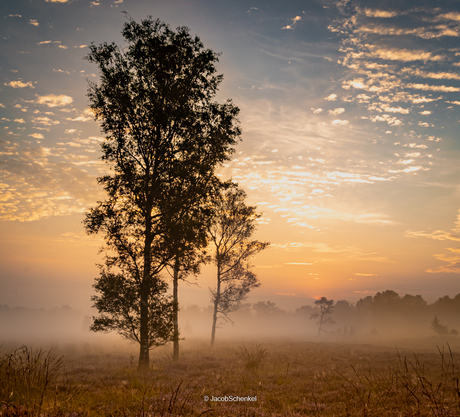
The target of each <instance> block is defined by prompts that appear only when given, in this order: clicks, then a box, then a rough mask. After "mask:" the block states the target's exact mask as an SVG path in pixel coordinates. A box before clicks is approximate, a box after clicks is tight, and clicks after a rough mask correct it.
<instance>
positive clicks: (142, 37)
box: [85, 18, 240, 369]
mask: <svg viewBox="0 0 460 417" xmlns="http://www.w3.org/2000/svg"><path fill="white" fill-rule="evenodd" d="M122 33H123V37H124V38H125V40H126V41H127V46H126V47H123V48H120V47H118V46H117V45H115V44H114V43H112V44H107V43H104V44H102V45H100V46H96V45H94V44H92V45H91V46H90V53H89V55H88V56H87V59H88V61H89V62H91V63H95V64H96V65H97V66H98V67H99V69H100V83H99V84H97V83H93V82H90V83H89V90H88V97H89V100H90V103H91V104H90V106H91V109H92V110H93V112H94V114H95V117H96V119H97V120H100V121H101V126H102V130H103V132H104V134H105V137H106V139H105V140H104V141H103V142H102V144H101V146H102V153H103V156H102V159H103V160H104V161H106V162H107V163H108V164H109V165H110V168H111V169H112V172H111V173H110V174H107V175H105V176H103V177H101V178H99V180H98V181H99V184H101V185H102V186H103V187H104V190H105V191H106V192H107V194H108V198H107V200H106V201H104V202H98V205H97V207H95V208H93V209H91V210H90V211H89V213H88V214H87V216H86V219H85V227H86V231H87V232H88V233H89V234H92V233H99V232H102V233H104V237H105V241H106V250H107V253H108V255H107V257H106V262H105V265H104V267H102V268H101V276H100V278H99V279H98V280H96V284H95V287H96V290H97V291H98V292H99V295H98V296H97V297H96V298H95V305H96V307H98V308H99V307H100V308H101V310H100V313H101V315H100V316H99V317H96V318H95V321H94V326H93V330H96V331H102V330H117V331H119V332H120V333H121V334H122V335H124V336H126V337H129V338H131V337H133V334H136V335H138V336H136V337H134V340H136V341H138V342H139V344H140V354H139V368H140V369H146V368H148V366H149V350H150V349H151V348H152V347H153V346H156V345H157V344H162V343H164V342H165V341H166V339H168V340H171V337H170V332H169V331H167V332H163V330H162V328H163V325H168V326H169V325H171V320H170V319H168V318H166V316H165V315H167V314H169V317H171V313H170V307H171V302H170V300H169V299H168V298H167V297H164V291H163V290H164V288H165V285H164V283H163V282H162V280H161V277H160V273H161V271H162V270H163V269H164V268H165V267H166V265H168V264H171V260H172V259H173V258H174V256H175V255H176V254H177V252H176V249H177V248H178V246H180V245H178V242H179V243H180V244H182V242H183V241H186V242H187V243H188V244H190V243H192V242H193V241H194V239H195V238H196V234H195V232H194V231H193V230H194V227H195V225H196V224H195V225H194V226H193V227H189V225H188V224H187V223H186V222H185V223H184V222H183V220H184V221H187V220H189V219H190V216H188V215H187V214H188V213H191V212H193V210H194V209H195V208H197V207H204V206H206V204H207V202H208V201H209V200H210V194H211V193H212V192H213V191H212V190H213V189H214V188H215V187H214V185H215V183H218V180H217V178H216V175H215V173H214V170H215V167H216V166H218V165H219V164H221V163H222V162H223V161H225V160H227V159H228V157H229V155H230V153H231V152H232V146H233V145H234V144H236V142H237V140H238V139H239V136H240V129H239V127H238V123H237V119H236V117H237V115H238V112H239V110H238V108H236V107H234V106H233V105H232V103H231V102H230V101H227V102H226V103H225V104H218V103H216V102H214V101H213V99H214V97H215V95H216V93H217V89H218V86H219V84H220V82H221V81H222V76H221V75H217V74H216V67H215V64H216V62H217V61H218V55H217V54H216V53H214V52H213V51H211V50H209V49H204V47H203V44H202V43H201V41H200V40H199V39H198V37H192V36H191V35H190V33H189V30H188V29H187V28H184V27H182V28H178V29H177V30H176V31H173V30H171V29H170V27H169V26H168V25H166V24H165V23H163V22H161V21H159V20H152V19H151V18H149V19H146V20H143V21H142V22H141V23H137V22H134V21H132V20H129V21H128V22H127V23H125V25H124V27H123V31H122ZM190 231H191V233H190V234H189V232H190ZM174 234H175V235H176V236H175V238H174V239H172V238H171V236H172V235H174ZM178 234H180V235H181V236H180V237H177V235H178ZM190 236H191V237H190ZM176 237H177V238H176ZM189 239H190V240H189ZM114 288H117V289H118V290H119V291H120V296H119V298H118V299H117V298H116V294H115V293H114V290H113V289H114ZM128 300H129V303H128ZM176 301H177V300H176ZM167 311H169V313H166V312H167ZM155 314H159V316H156V317H155ZM129 323H130V325H131V327H132V330H128V329H127V328H126V326H127V325H128V324H129ZM161 323H163V324H161ZM165 337H166V339H164V338H165ZM152 338H153V339H152Z"/></svg>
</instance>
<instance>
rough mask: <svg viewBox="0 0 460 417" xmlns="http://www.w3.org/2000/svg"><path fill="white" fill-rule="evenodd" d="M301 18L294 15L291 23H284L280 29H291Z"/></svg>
mask: <svg viewBox="0 0 460 417" xmlns="http://www.w3.org/2000/svg"><path fill="white" fill-rule="evenodd" d="M301 19H302V18H301V17H300V16H296V17H294V19H292V23H291V24H290V25H286V26H284V27H283V28H281V29H283V30H292V29H294V26H295V24H296V23H297V22H298V21H299V20H301Z"/></svg>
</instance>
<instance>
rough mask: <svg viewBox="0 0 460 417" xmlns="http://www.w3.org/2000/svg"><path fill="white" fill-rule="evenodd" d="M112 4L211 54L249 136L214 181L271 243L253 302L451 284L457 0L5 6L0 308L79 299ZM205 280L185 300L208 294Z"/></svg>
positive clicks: (84, 281)
mask: <svg viewBox="0 0 460 417" xmlns="http://www.w3.org/2000/svg"><path fill="white" fill-rule="evenodd" d="M123 10H124V11H126V12H127V13H129V15H130V16H131V17H132V18H133V19H135V20H141V19H143V18H146V17H147V16H149V15H151V16H152V17H153V18H159V19H161V20H163V21H165V22H166V23H168V24H170V25H171V26H172V27H177V26H188V27H189V28H190V30H191V32H192V33H194V34H197V35H198V36H199V37H200V38H201V39H202V41H203V43H204V44H205V46H206V47H208V48H211V49H213V50H214V51H217V52H221V53H222V55H221V57H220V62H219V65H218V70H219V71H220V72H221V73H223V74H224V82H223V83H222V85H221V89H220V91H219V94H218V97H217V99H218V100H219V101H224V100H225V99H227V98H232V99H233V101H234V103H235V104H236V105H237V106H238V107H240V109H241V116H240V121H241V127H242V130H243V136H242V139H243V140H242V142H241V144H239V145H238V147H237V149H236V152H235V154H234V155H233V156H232V159H231V161H230V162H229V163H227V164H226V165H225V166H224V167H222V168H221V169H220V174H221V175H222V177H223V178H233V180H235V181H237V182H238V183H239V184H240V186H241V187H242V188H244V189H245V190H246V192H247V194H248V202H249V203H250V204H254V205H257V207H258V210H259V211H260V212H263V218H262V221H261V224H260V226H259V228H258V233H257V238H258V239H261V240H266V241H270V242H271V244H272V245H271V247H270V248H269V249H267V250H265V251H264V252H263V253H261V254H259V255H258V256H257V257H256V258H255V259H254V261H253V263H254V265H255V271H256V273H257V274H258V276H259V278H260V280H261V282H262V286H261V288H260V289H258V290H257V291H255V292H254V295H253V297H255V298H253V300H256V301H258V300H269V299H271V300H275V301H279V302H280V303H281V306H283V307H285V305H290V306H299V305H302V304H305V300H306V299H309V298H312V297H313V298H315V297H320V296H326V297H328V298H333V299H343V298H345V299H348V300H350V301H356V300H357V299H359V298H361V297H363V296H365V295H373V294H375V293H376V292H377V291H383V290H386V289H392V290H395V291H397V292H398V293H399V294H400V295H404V294H406V293H409V294H413V295H415V294H421V295H422V296H423V297H424V298H426V299H427V300H428V301H434V300H435V299H436V298H437V297H439V296H442V295H446V294H449V295H451V296H452V295H455V294H457V293H459V292H460V285H459V284H460V164H459V162H458V161H460V138H459V119H460V113H459V109H460V7H459V5H458V2H457V1H447V0H446V1H443V2H439V1H434V0H431V1H427V0H425V1H423V0H421V1H408V0H406V1H404V0H398V1H381V0H380V1H372V0H365V1H364V0H361V1H347V0H340V1H332V0H303V1H295V0H290V1H289V0H288V1H278V0H277V1H273V0H269V1H266V0H263V1H262V0H254V1H249V0H239V1H215V0H183V1H181V0H170V1H162V0H152V1H145V0H142V1H140V0H99V1H90V0H3V1H2V2H1V3H0V19H1V22H2V23H1V25H0V42H1V49H0V132H1V133H0V234H1V239H0V304H9V305H20V306H25V307H55V306H60V305H62V304H70V305H71V306H73V307H75V308H80V309H87V308H88V307H89V306H90V304H91V303H90V301H89V297H90V295H91V293H92V289H91V285H92V282H93V279H94V277H95V276H96V275H97V269H96V267H95V263H96V262H100V261H101V259H102V258H101V257H100V255H98V249H99V248H100V246H101V244H102V241H101V240H100V239H98V238H93V237H87V236H85V233H84V231H83V228H82V224H81V222H82V219H83V217H84V213H85V211H86V210H87V209H88V208H89V207H91V206H94V205H95V203H96V201H97V200H98V199H103V198H104V194H103V192H102V191H101V190H100V188H99V187H98V186H97V183H96V178H97V176H98V175H100V174H101V173H102V172H104V170H105V169H106V167H105V165H104V163H103V162H102V161H101V160H100V155H101V154H100V151H99V147H100V143H101V141H102V140H103V137H102V135H101V133H100V129H99V125H98V124H97V123H96V122H95V121H94V120H93V117H92V114H91V113H90V112H89V111H88V100H87V97H86V90H87V83H88V81H97V80H98V73H97V68H96V67H95V66H94V65H92V64H90V63H88V62H87V61H85V60H84V57H85V55H86V54H87V53H88V45H90V44H91V42H95V43H96V44H100V43H102V42H105V41H107V42H112V41H114V42H116V43H118V44H123V39H122V36H121V29H122V25H123V23H124V22H125V21H126V18H125V16H124V15H123V14H122V11H123ZM213 274H214V270H213V268H212V267H206V268H205V269H204V271H203V276H202V277H200V278H199V279H198V281H197V282H198V284H199V285H200V287H196V286H190V287H188V286H183V287H182V297H183V300H184V302H185V303H187V302H199V303H200V304H202V305H206V304H207V301H208V298H209V295H208V289H207V288H208V286H210V285H212V282H213V281H212V279H213ZM283 302H284V305H283V304H282V303H283Z"/></svg>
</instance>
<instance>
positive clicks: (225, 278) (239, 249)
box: [209, 185, 269, 347]
mask: <svg viewBox="0 0 460 417" xmlns="http://www.w3.org/2000/svg"><path fill="white" fill-rule="evenodd" d="M245 198H246V193H245V192H244V191H243V190H241V189H238V188H236V187H235V186H234V185H231V186H229V187H227V189H226V190H225V191H222V193H221V194H220V196H219V198H217V199H216V201H215V203H214V207H215V214H214V217H213V221H212V223H211V227H210V229H209V235H210V237H211V242H212V244H213V246H214V253H213V255H212V260H213V262H214V264H215V265H216V266H217V283H216V287H215V288H214V289H210V290H211V300H212V302H213V305H214V311H213V317H212V331H211V347H213V346H214V341H215V337H216V327H217V320H218V318H219V317H223V318H225V319H228V314H229V313H231V312H233V311H236V310H237V309H238V307H239V306H240V304H241V301H243V300H244V299H245V297H246V295H247V294H248V292H249V291H250V290H251V289H252V288H255V287H258V286H259V285H260V283H259V280H258V279H257V277H256V275H255V274H254V273H253V272H252V271H251V269H250V267H251V266H250V264H249V259H250V258H251V257H252V256H254V255H256V254H257V253H259V252H260V251H261V250H263V249H265V248H266V247H267V246H268V245H269V243H268V242H259V241H258V240H251V236H252V234H253V233H254V231H255V229H256V220H257V219H258V218H260V217H261V214H258V213H256V207H253V206H247V205H246V204H245V202H244V200H245Z"/></svg>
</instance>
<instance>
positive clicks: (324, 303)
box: [310, 297, 334, 335]
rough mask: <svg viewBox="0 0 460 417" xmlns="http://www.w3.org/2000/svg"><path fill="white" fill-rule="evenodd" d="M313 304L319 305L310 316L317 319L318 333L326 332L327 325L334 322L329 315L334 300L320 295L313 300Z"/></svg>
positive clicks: (332, 308)
mask: <svg viewBox="0 0 460 417" xmlns="http://www.w3.org/2000/svg"><path fill="white" fill-rule="evenodd" d="M315 305H316V306H317V307H319V311H318V312H316V313H313V314H312V315H311V316H310V318H311V319H318V321H317V323H318V334H319V335H320V334H321V332H323V333H325V332H326V328H327V327H328V326H329V325H331V324H334V320H332V317H331V315H332V312H333V310H334V300H328V299H327V298H326V297H321V298H320V299H319V300H316V301H315Z"/></svg>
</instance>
